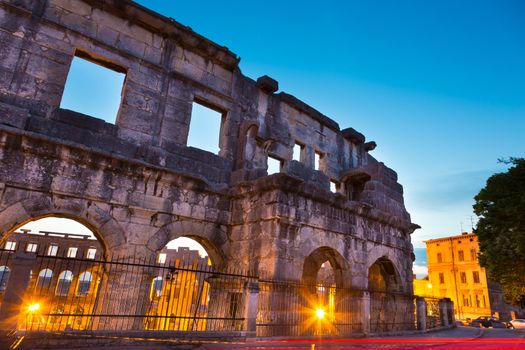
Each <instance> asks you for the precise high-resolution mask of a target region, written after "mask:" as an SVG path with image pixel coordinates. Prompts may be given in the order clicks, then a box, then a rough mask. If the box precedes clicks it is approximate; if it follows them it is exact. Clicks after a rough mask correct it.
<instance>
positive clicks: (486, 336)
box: [0, 327, 525, 350]
mask: <svg viewBox="0 0 525 350" xmlns="http://www.w3.org/2000/svg"><path fill="white" fill-rule="evenodd" d="M0 348H2V347H1V346H0ZM2 349H3V348H2ZM6 349H7V348H6ZM16 349H19V350H25V349H31V350H36V349H39V347H38V346H37V345H36V344H35V343H25V342H24V341H23V340H22V341H21V342H20V344H18V346H17V347H16ZM60 349H63V350H66V349H67V350H70V349H90V350H108V349H112V350H116V349H118V350H142V349H144V350H168V349H179V350H186V349H187V350H190V349H191V350H222V349H258V350H262V349H273V350H280V349H283V350H284V349H291V350H297V349H307V350H324V349H327V350H328V349H330V350H352V349H355V350H357V349H361V350H364V349H407V350H408V349H410V350H417V349H434V350H452V349H454V350H456V349H458V350H467V349H468V350H518V349H520V350H525V330H513V329H480V328H472V327H457V328H454V329H450V330H445V331H439V332H431V333H424V334H410V335H404V336H392V337H370V338H360V339H320V338H318V339H302V340H301V339H288V340H257V341H250V342H245V343H244V342H243V343H227V342H210V343H205V344H198V343H190V342H176V341H174V340H167V339H164V340H158V341H150V342H148V343H147V344H145V343H144V342H141V343H140V344H133V342H131V343H130V342H127V343H120V344H105V346H100V347H99V346H87V344H81V343H77V344H71V346H70V347H66V348H64V347H53V350H60Z"/></svg>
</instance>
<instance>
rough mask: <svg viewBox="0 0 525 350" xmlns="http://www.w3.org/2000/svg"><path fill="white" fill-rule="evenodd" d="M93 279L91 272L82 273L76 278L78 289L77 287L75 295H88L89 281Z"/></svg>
mask: <svg viewBox="0 0 525 350" xmlns="http://www.w3.org/2000/svg"><path fill="white" fill-rule="evenodd" d="M92 279H93V277H92V276H91V272H87V271H86V272H83V273H81V274H80V276H79V277H78V287H77V295H78V296H82V297H83V296H86V295H88V294H89V289H90V288H91V280H92Z"/></svg>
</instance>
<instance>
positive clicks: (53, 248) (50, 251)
mask: <svg viewBox="0 0 525 350" xmlns="http://www.w3.org/2000/svg"><path fill="white" fill-rule="evenodd" d="M57 254H58V246H57V245H55V244H51V245H50V246H49V248H47V255H49V256H57Z"/></svg>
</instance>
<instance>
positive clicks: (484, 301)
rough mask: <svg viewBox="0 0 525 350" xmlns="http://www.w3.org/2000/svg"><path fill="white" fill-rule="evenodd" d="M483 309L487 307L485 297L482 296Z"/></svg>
mask: <svg viewBox="0 0 525 350" xmlns="http://www.w3.org/2000/svg"><path fill="white" fill-rule="evenodd" d="M483 307H487V302H486V300H485V295H483Z"/></svg>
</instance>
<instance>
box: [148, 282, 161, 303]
mask: <svg viewBox="0 0 525 350" xmlns="http://www.w3.org/2000/svg"><path fill="white" fill-rule="evenodd" d="M162 282H163V281H162V277H160V276H159V277H155V278H154V279H153V282H152V283H151V290H150V299H151V300H157V299H159V298H160V297H161V296H162Z"/></svg>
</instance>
